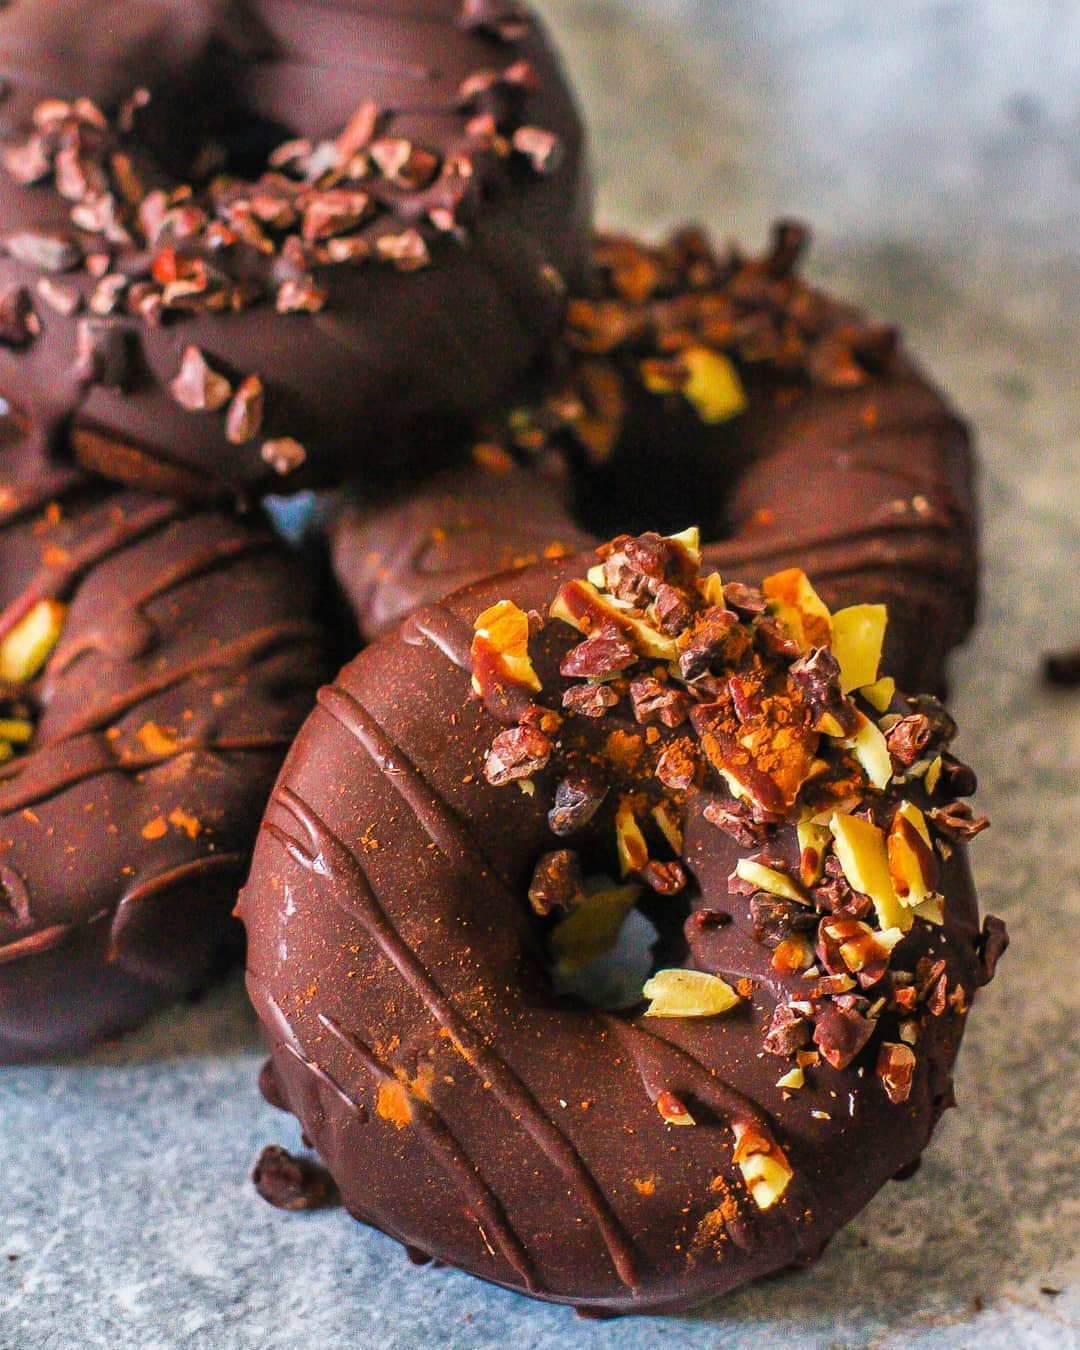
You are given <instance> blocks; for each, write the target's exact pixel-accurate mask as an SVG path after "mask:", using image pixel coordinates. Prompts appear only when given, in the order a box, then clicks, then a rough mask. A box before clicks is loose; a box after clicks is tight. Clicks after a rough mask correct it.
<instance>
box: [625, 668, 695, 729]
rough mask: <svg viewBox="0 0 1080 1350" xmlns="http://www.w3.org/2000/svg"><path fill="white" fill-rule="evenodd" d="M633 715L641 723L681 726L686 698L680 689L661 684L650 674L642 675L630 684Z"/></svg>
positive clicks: (685, 710)
mask: <svg viewBox="0 0 1080 1350" xmlns="http://www.w3.org/2000/svg"><path fill="white" fill-rule="evenodd" d="M630 701H631V703H632V704H633V708H634V717H635V718H636V719H637V721H639V722H640V723H641V724H642V725H647V724H648V723H650V722H660V723H662V724H663V725H664V726H665V727H672V728H674V727H677V726H681V724H682V723H683V722H685V721H686V715H687V700H686V695H685V694H684V693H683V692H682V691H681V690H680V689H673V688H672V687H671V686H670V685H668V684H662V683H661V682H660V681H659V680H658V679H656V678H655V677H654V676H652V675H645V676H642V677H641V678H640V679H637V680H634V681H633V682H632V684H631V685H630Z"/></svg>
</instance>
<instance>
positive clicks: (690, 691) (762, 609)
mask: <svg viewBox="0 0 1080 1350" xmlns="http://www.w3.org/2000/svg"><path fill="white" fill-rule="evenodd" d="M599 552H600V554H601V557H602V562H601V563H600V564H597V560H596V555H595V554H593V555H586V556H585V557H584V558H582V557H576V558H572V559H569V560H565V559H564V560H561V561H556V562H543V563H539V564H536V565H534V566H532V567H530V568H527V569H524V570H521V571H518V572H511V573H506V574H504V575H502V576H499V577H496V578H489V579H487V580H485V581H484V582H482V583H480V584H478V585H477V586H474V587H472V588H469V589H466V590H464V591H460V592H458V593H456V594H455V595H454V596H452V597H450V598H449V599H446V600H444V601H443V602H441V603H437V604H435V605H432V606H428V607H425V608H423V609H420V610H418V611H417V612H415V613H414V614H413V615H412V617H411V618H410V619H408V620H406V622H405V623H404V624H403V625H402V626H401V628H400V629H398V630H396V631H395V632H393V633H390V634H389V635H386V636H384V637H383V638H381V639H379V640H378V641H376V642H375V643H373V644H372V645H371V646H370V647H368V648H367V649H366V650H365V651H363V652H362V653H361V654H360V655H359V656H358V657H357V658H356V659H355V660H354V661H353V662H352V664H351V665H349V666H347V667H346V668H345V669H344V670H343V671H342V673H341V674H340V676H339V677H338V679H337V681H336V682H335V683H334V684H333V685H332V686H331V687H329V688H327V689H324V690H323V691H322V692H321V693H320V695H319V703H318V707H317V708H316V710H315V711H314V712H313V714H312V716H311V718H310V719H309V720H308V722H307V723H306V724H305V726H304V727H303V729H302V730H301V732H300V735H299V737H298V738H297V740H296V743H295V744H294V746H293V748H292V750H291V751H290V754H289V758H288V759H287V761H286V764H285V766H284V768H283V770H282V774H281V777H280V779H279V781H278V785H277V787H276V789H275V791H274V794H273V796H272V798H271V802H270V805H269V807H268V809H267V814H266V817H265V820H264V823H263V827H262V830H261V833H260V837H259V842H258V845H257V847H256V853H255V859H254V863H253V868H252V873H251V877H250V880H249V882H248V884H247V887H246V889H245V891H244V892H243V895H242V897H241V903H240V906H239V908H238V913H239V914H240V917H241V919H242V920H243V922H244V924H245V926H246V929H247V934H248V953H249V955H248V988H249V992H250V994H251V997H252V1000H253V1002H254V1005H255V1007H256V1009H257V1010H258V1013H259V1015H260V1017H261V1019H262V1021H263V1023H264V1026H265V1028H266V1031H267V1033H268V1036H269V1040H270V1044H271V1048H272V1061H271V1063H272V1068H271V1070H270V1071H269V1073H268V1074H267V1075H265V1080H266V1090H267V1092H268V1094H269V1096H270V1097H271V1099H272V1100H274V1101H276V1102H278V1103H280V1104H283V1105H285V1106H286V1107H287V1108H288V1109H289V1110H291V1111H292V1112H293V1113H295V1115H296V1116H297V1117H298V1118H299V1121H300V1123H301V1125H302V1127H303V1130H304V1133H305V1136H306V1137H307V1138H308V1139H309V1140H310V1142H311V1144H312V1145H313V1146H314V1147H315V1148H316V1149H317V1150H318V1151H319V1153H320V1154H321V1156H322V1158H323V1160H324V1161H325V1162H326V1164H327V1166H328V1167H329V1169H330V1172H331V1173H332V1175H333V1177H334V1179H335V1181H336V1182H337V1184H338V1186H339V1187H340V1190H341V1194H342V1197H343V1199H344V1202H345V1204H346V1206H347V1207H348V1209H349V1211H350V1212H351V1213H352V1214H353V1215H354V1216H355V1217H356V1218H358V1219H360V1220H363V1221H364V1222H365V1223H368V1224H371V1225H374V1226H375V1227H377V1228H380V1229H382V1230H383V1231H384V1232H386V1233H389V1234H390V1235H392V1236H393V1237H395V1238H397V1239H398V1240H399V1241H401V1242H402V1243H404V1244H406V1245H407V1247H408V1248H409V1249H410V1253H411V1254H413V1255H414V1256H415V1255H416V1254H417V1253H423V1254H427V1255H429V1256H431V1257H433V1258H435V1259H437V1260H439V1261H444V1262H448V1263H450V1264H453V1265H456V1266H459V1267H461V1268H462V1269H465V1270H467V1271H470V1272H472V1273H473V1274H476V1275H479V1276H481V1277H483V1278H484V1279H487V1280H491V1281H493V1282H495V1283H497V1284H501V1285H505V1286H507V1287H509V1288H512V1289H516V1290H519V1291H521V1292H525V1293H529V1294H532V1295H534V1296H536V1297H538V1298H542V1299H548V1300H553V1301H557V1302H565V1303H571V1304H574V1305H576V1306H578V1307H579V1308H581V1309H584V1310H589V1311H592V1312H596V1313H614V1312H644V1311H646V1310H648V1311H657V1310H665V1309H679V1308H685V1307H688V1306H691V1305H693V1304H695V1303H698V1302H701V1301H703V1300H705V1299H708V1298H710V1297H713V1296H715V1295H718V1294H720V1293H722V1292H724V1291H725V1290H728V1289H730V1288H732V1287H733V1286H735V1285H737V1284H740V1283H742V1282H743V1281H745V1280H748V1279H751V1278H753V1277H755V1276H759V1275H763V1274H765V1273H767V1272H770V1271H775V1270H778V1269H780V1268H782V1267H784V1266H786V1265H788V1264H789V1263H792V1262H806V1261H810V1260H812V1259H813V1258H814V1257H815V1256H816V1255H817V1254H818V1253H819V1252H820V1251H821V1249H822V1247H823V1246H824V1244H825V1243H826V1242H827V1241H828V1239H829V1237H830V1236H831V1235H832V1234H833V1233H834V1232H835V1231H836V1230H837V1228H838V1227H840V1226H841V1225H842V1224H843V1223H845V1222H846V1221H847V1220H848V1219H850V1218H851V1217H852V1215H854V1214H855V1213H856V1212H857V1211H858V1210H859V1209H860V1208H861V1207H862V1206H863V1205H864V1204H865V1203H866V1202H867V1200H868V1199H869V1198H870V1196H871V1195H873V1193H874V1192H875V1191H876V1190H878V1188H879V1187H880V1186H882V1185H883V1184H884V1182H885V1181H886V1180H887V1179H888V1178H890V1177H892V1176H894V1175H896V1174H897V1173H898V1172H900V1171H901V1170H902V1169H905V1168H910V1167H911V1166H912V1165H913V1163H914V1162H915V1160H916V1159H917V1158H918V1157H919V1154H920V1153H921V1151H922V1149H923V1148H924V1147H925V1145H926V1143H927V1141H928V1139H929V1137H930V1133H931V1131H932V1128H933V1126H934V1123H935V1122H936V1120H937V1118H938V1116H939V1114H940V1113H941V1111H942V1110H943V1109H944V1108H945V1107H946V1106H948V1105H950V1104H951V1100H952V1095H951V1069H952V1065H953V1061H954V1058H955V1055H956V1051H957V1047H958V1043H959V1040H960V1035H961V1032H962V1029H963V1025H964V1021H965V1015H966V1013H967V1010H968V1007H969V1005H970V1003H971V1000H972V996H973V994H974V992H975V990H976V988H977V987H978V986H979V985H981V984H983V983H985V982H986V980H987V979H989V977H990V975H991V974H992V970H993V965H994V962H995V961H996V958H997V955H998V954H999V953H1000V951H1001V950H1002V948H1003V944H1004V934H1003V930H1002V928H1001V925H1000V924H999V923H998V921H996V920H988V921H987V925H986V927H985V928H984V929H983V931H982V934H981V935H980V931H979V927H978V916H977V907H976V901H975V895H974V892H973V889H972V885H971V881H970V877H969V873H968V870H967V863H966V859H965V853H964V846H963V843H962V842H961V841H962V840H963V839H965V838H968V837H970V836H971V835H973V834H975V833H977V832H978V831H979V830H980V829H981V828H982V826H983V825H984V824H985V822H984V821H980V820H976V819H974V818H973V816H972V813H971V809H970V807H969V806H967V805H966V803H963V802H961V801H958V800H956V797H957V795H958V794H959V795H964V794H966V793H968V792H970V791H971V790H972V789H973V787H974V778H973V775H972V774H971V772H970V770H968V769H967V768H966V767H965V766H963V765H962V764H960V762H959V761H957V760H956V759H955V758H953V756H952V755H951V754H950V753H949V751H948V749H947V746H948V743H949V741H950V739H951V736H952V734H953V732H954V731H955V727H954V725H953V724H952V722H951V720H950V719H949V717H948V715H947V714H946V713H945V711H944V709H943V708H942V707H941V705H940V704H939V703H938V702H937V701H936V700H934V699H930V698H923V699H919V700H912V701H908V700H906V699H902V698H900V697H898V696H896V695H895V692H894V689H893V686H892V681H891V680H888V679H885V678H880V679H879V678H878V669H877V664H878V656H879V654H880V647H881V640H882V623H883V620H884V614H883V612H882V608H881V607H880V606H872V605H871V606H858V607H855V608H853V609H848V610H846V611H842V612H838V613H836V614H835V615H831V614H830V613H829V611H828V610H827V609H826V607H825V606H824V604H823V603H822V602H821V600H820V598H819V597H818V596H817V594H816V593H815V592H814V590H813V589H812V587H811V586H810V584H809V582H808V581H807V579H806V577H805V575H804V574H802V573H801V572H797V571H786V572H784V573H781V574H779V575H778V576H776V577H773V578H771V579H769V580H768V581H767V582H766V586H765V594H762V593H761V592H758V591H756V590H754V589H753V588H751V587H748V586H745V585H741V584H735V583H732V582H728V583H727V584H725V583H723V582H721V580H720V579H719V578H718V577H717V576H715V575H711V576H709V577H707V578H699V576H698V564H699V561H700V554H699V553H698V551H697V550H696V548H695V540H694V539H693V538H692V537H691V536H690V534H689V532H688V533H687V534H686V535H684V536H682V537H681V538H678V539H668V538H662V537H661V536H659V535H656V534H651V535H645V536H641V537H639V538H637V539H628V538H627V537H625V536H624V537H623V538H621V539H619V540H616V541H614V542H613V544H611V545H609V546H607V547H605V548H603V549H601V550H599ZM586 577H587V578H588V580H586ZM553 602H554V603H553ZM583 639H584V640H583ZM886 709H888V711H886ZM642 896H647V897H649V898H650V913H651V914H652V916H653V917H654V921H655V922H656V923H657V926H658V928H660V930H661V946H662V947H663V949H664V950H665V954H666V955H667V965H666V967H665V968H664V969H662V970H659V971H657V972H656V973H654V975H653V976H652V977H651V979H650V980H649V982H648V983H647V984H646V985H645V988H644V991H643V994H644V999H643V1000H642V1001H641V1002H639V1003H638V1004H637V1006H636V1007H634V1008H633V1009H630V1010H628V1011H624V1012H621V1013H612V1012H602V1011H600V1010H598V1009H596V1008H593V1007H587V1006H584V1005H583V1004H581V1003H580V1002H577V1001H575V1000H573V999H567V998H564V997H560V996H558V995H556V994H555V993H554V992H553V990H552V986H551V983H550V980H549V974H550V962H551V960H552V958H553V957H557V959H558V961H559V962H560V963H561V964H563V965H564V966H565V965H573V964H577V963H578V962H580V961H582V960H587V959H589V958H590V957H591V956H593V955H595V953H596V952H597V951H598V950H599V949H601V948H602V947H603V945H604V944H605V942H610V941H611V940H612V938H613V935H614V930H615V929H616V928H617V927H618V924H619V923H620V921H621V920H622V919H623V917H624V916H625V915H626V913H627V911H628V909H629V908H630V907H631V906H633V905H634V904H635V903H638V904H641V903H643V901H642V900H641V898H640V897H642ZM665 930H666V934H665ZM673 951H675V952H677V953H678V955H677V956H676V958H675V960H672V959H671V955H670V953H671V952H673ZM545 953H546V955H545ZM646 999H647V1000H650V1001H649V1004H648V1007H645V1006H644V1001H645V1000H646Z"/></svg>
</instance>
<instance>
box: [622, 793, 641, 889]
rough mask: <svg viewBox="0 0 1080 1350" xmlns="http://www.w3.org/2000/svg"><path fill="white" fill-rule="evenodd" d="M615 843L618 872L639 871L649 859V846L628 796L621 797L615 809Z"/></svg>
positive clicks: (626, 874) (627, 874)
mask: <svg viewBox="0 0 1080 1350" xmlns="http://www.w3.org/2000/svg"><path fill="white" fill-rule="evenodd" d="M615 843H616V847H617V848H618V851H619V874H620V875H621V876H623V877H628V876H630V874H631V873H633V872H640V871H641V869H642V868H643V867H644V866H645V865H646V863H647V862H648V861H649V846H648V844H646V842H645V836H644V835H643V834H642V833H641V826H640V825H639V824H638V823H637V817H636V816H635V815H634V803H633V799H632V798H630V797H622V798H620V800H619V805H618V807H617V808H616V811H615Z"/></svg>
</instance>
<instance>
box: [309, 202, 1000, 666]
mask: <svg viewBox="0 0 1080 1350" xmlns="http://www.w3.org/2000/svg"><path fill="white" fill-rule="evenodd" d="M805 242H806V234H805V231H804V230H802V229H801V228H800V227H798V226H796V225H793V224H790V223H782V224H780V225H778V226H777V227H776V229H775V233H774V239H773V243H772V247H771V249H770V250H769V251H768V252H767V253H766V255H765V256H764V257H762V258H758V259H751V260H747V259H744V258H743V257H741V256H740V255H739V254H738V253H735V252H732V253H730V254H729V255H728V256H727V257H726V258H718V257H717V256H716V255H715V254H714V253H713V252H712V250H711V249H710V247H709V245H708V242H707V240H705V239H704V238H703V237H702V235H701V234H700V233H699V232H697V231H684V232H682V233H680V234H678V235H675V236H674V237H673V238H672V239H671V240H670V241H669V242H668V243H667V244H666V245H665V246H663V247H661V248H647V247H644V246H643V245H641V244H638V243H635V242H634V241H632V240H629V239H623V238H607V237H600V238H598V239H597V240H596V241H595V246H594V254H595V278H596V280H595V285H594V287H593V290H592V292H591V293H590V294H589V295H588V296H585V297H579V298H577V299H575V300H573V301H572V302H571V304H570V307H569V313H568V323H567V327H566V330H565V334H564V339H563V341H562V343H561V348H562V356H563V368H562V369H561V370H557V371H556V372H554V373H553V374H552V375H551V376H550V377H549V381H548V387H547V389H546V391H545V393H544V394H543V396H542V397H540V398H539V399H535V400H534V401H533V402H532V403H531V404H530V403H528V402H522V404H521V406H520V407H517V408H515V410H514V411H513V413H512V414H511V415H510V416H509V417H508V418H506V419H504V420H503V421H502V422H501V424H498V425H496V426H493V427H490V428H488V429H487V434H485V435H484V436H483V437H482V438H481V442H480V444H479V446H478V452H479V457H480V459H481V461H482V463H481V465H480V467H477V466H475V465H469V466H467V467H465V468H463V469H460V470H457V471H449V470H448V471H447V472H446V473H445V474H444V475H442V476H441V477H440V478H439V479H438V480H437V481H435V482H434V483H432V484H430V485H428V486H427V487H422V488H421V489H420V490H418V491H415V492H413V493H412V494H411V495H410V496H409V497H408V498H407V499H405V500H404V501H402V502H401V503H400V504H397V505H392V506H391V507H389V508H387V509H382V510H379V511H373V512H364V511H363V510H362V509H361V508H358V507H352V508H349V509H346V510H343V511H342V512H341V513H340V514H339V515H338V517H337V520H336V522H335V523H334V525H333V526H332V529H331V540H332V548H333V553H334V561H335V568H336V571H337V574H338V578H339V580H340V581H341V582H342V585H343V586H344V588H345V590H346V591H347V592H348V594H349V596H350V598H351V599H352V601H353V604H354V607H355V609H356V612H357V615H358V618H359V622H360V625H361V628H362V629H363V631H364V632H365V633H366V634H367V635H368V636H369V637H371V636H374V635H375V634H377V633H378V632H380V631H382V630H383V629H384V628H386V627H389V626H390V625H391V624H393V623H395V622H397V621H398V620H399V619H400V618H401V617H402V616H403V615H404V614H405V613H407V612H408V611H409V610H410V609H411V608H412V607H413V606H414V605H416V604H418V603H421V602H423V601H426V600H435V599H438V598H439V597H440V595H444V594H447V593H448V592H450V591H452V590H455V589H457V587H458V586H461V585H464V584H466V583H467V582H470V581H473V580H476V579H479V578H480V577H481V576H484V575H487V574H488V573H490V572H492V571H494V570H496V569H497V568H498V567H499V566H502V565H505V563H506V561H508V560H509V559H511V558H523V559H526V560H530V559H535V558H536V557H540V556H544V550H545V548H547V547H554V548H556V549H558V548H561V547H563V546H564V545H566V546H568V547H569V548H570V549H573V548H575V547H583V546H584V545H585V543H586V542H589V543H596V542H598V539H597V535H598V534H599V535H600V537H603V536H604V534H607V533H612V532H614V531H615V530H622V529H634V528H637V527H639V526H644V525H645V524H647V523H649V522H650V521H660V522H661V523H662V525H663V526H664V527H665V528H668V529H679V528H682V526H683V525H684V524H685V523H686V521H687V520H694V519H696V520H699V521H701V523H702V525H703V533H704V537H705V539H706V540H707V541H708V547H707V548H706V551H705V556H706V559H707V561H708V563H709V565H710V566H711V567H715V568H717V569H719V570H720V572H721V573H723V574H725V575H726V574H727V573H728V572H732V573H735V574H737V575H739V576H740V577H743V578H746V579H748V580H753V581H759V580H760V579H761V578H762V577H764V576H766V575H768V574H769V573H770V572H773V571H777V570H780V569H782V568H784V567H789V566H795V565H798V566H801V567H803V568H805V569H806V571H807V572H809V573H811V575H813V577H814V578H815V582H816V583H817V584H818V585H819V586H820V588H821V591H822V594H823V595H824V596H825V598H826V599H827V600H828V601H829V603H830V604H835V605H841V604H844V603H846V602H847V601H848V600H850V599H852V598H854V597H858V598H860V599H865V600H872V601H881V602H884V603H887V604H889V605H890V607H891V612H892V624H891V626H890V633H889V639H888V642H889V645H888V649H887V652H886V662H887V664H888V665H889V668H890V669H891V670H893V671H894V672H895V673H896V675H897V678H899V679H900V680H901V681H902V683H903V684H904V685H905V686H906V687H908V688H919V689H938V688H940V687H941V684H942V679H943V673H942V663H943V660H944V658H945V656H946V655H947V653H948V652H949V651H950V649H951V648H952V647H954V646H955V645H956V644H957V643H958V642H960V641H961V640H962V639H963V637H964V636H965V634H966V633H967V632H968V630H969V629H970V627H971V623H972V621H973V617H974V606H975V597H976V543H975V510H974V502H973V491H972V477H973V466H972V457H971V449H970V441H969V437H968V433H967V430H966V428H965V426H964V425H963V423H962V422H960V421H959V420H958V418H957V417H956V415H955V414H954V413H953V412H952V410H951V409H950V407H949V405H948V403H947V402H946V400H945V399H944V397H943V396H942V395H941V394H940V393H939V392H938V391H937V390H936V389H935V388H934V387H933V386H932V385H931V384H930V383H929V382H928V381H927V379H926V378H925V377H924V376H923V375H922V374H921V373H920V372H919V371H918V369H917V368H916V367H915V366H914V365H913V364H912V362H911V361H910V360H909V358H908V357H907V356H906V355H905V354H904V353H903V352H902V351H901V350H900V349H899V347H898V345H897V341H896V335H895V334H894V333H893V332H892V331H891V330H889V329H885V328H882V327H881V326H879V325H876V324H873V323H870V322H869V321H868V320H867V319H866V318H865V317H864V316H862V315H861V314H859V313H858V312H857V311H855V310H854V309H852V308H851V307H850V306H848V305H845V304H842V303H840V302H839V301H837V300H835V299H833V298H831V297H828V296H825V295H823V294H821V293H820V292H819V291H816V290H814V289H812V288H811V287H809V286H808V285H807V284H806V283H805V282H804V281H803V280H802V279H801V278H800V276H799V274H798V270H797V263H798V259H799V257H800V255H801V252H802V250H803V249H804V247H805ZM554 453H562V454H564V455H565V456H567V457H568V459H569V462H570V463H571V465H572V466H573V473H572V474H570V475H564V476H563V477H561V478H560V477H558V476H552V475H551V474H550V473H548V472H547V471H545V472H543V473H541V474H539V475H538V474H537V473H535V472H534V470H533V467H532V464H533V462H534V459H535V457H536V456H537V454H541V455H542V456H543V457H545V458H546V459H550V457H551V456H552V454H554ZM585 528H587V529H588V530H589V531H591V532H592V533H591V534H589V535H586V534H585V533H584V529H585ZM491 541H493V542H491Z"/></svg>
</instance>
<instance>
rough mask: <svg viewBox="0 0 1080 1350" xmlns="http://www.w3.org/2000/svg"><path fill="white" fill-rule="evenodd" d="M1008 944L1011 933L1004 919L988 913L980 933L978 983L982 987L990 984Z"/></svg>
mask: <svg viewBox="0 0 1080 1350" xmlns="http://www.w3.org/2000/svg"><path fill="white" fill-rule="evenodd" d="M1008 946H1009V933H1008V930H1007V929H1006V927H1005V922H1004V920H1003V919H999V918H997V917H996V916H995V915H993V914H988V915H987V916H986V918H985V919H984V920H983V926H982V932H981V933H980V934H979V974H978V983H979V987H980V988H981V987H982V986H983V985H984V984H989V983H990V981H991V980H992V979H993V978H994V973H995V971H996V970H997V964H998V962H999V961H1000V960H1001V958H1002V957H1003V956H1004V955H1005V952H1006V950H1007V949H1008Z"/></svg>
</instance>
